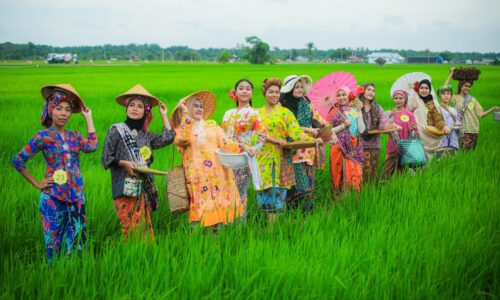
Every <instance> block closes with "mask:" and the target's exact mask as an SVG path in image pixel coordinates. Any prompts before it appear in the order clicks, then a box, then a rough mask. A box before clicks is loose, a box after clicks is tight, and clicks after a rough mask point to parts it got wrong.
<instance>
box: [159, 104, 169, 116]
mask: <svg viewBox="0 0 500 300" xmlns="http://www.w3.org/2000/svg"><path fill="white" fill-rule="evenodd" d="M167 111H168V109H167V106H166V105H165V104H164V103H163V102H160V114H161V115H162V117H165V116H167Z"/></svg>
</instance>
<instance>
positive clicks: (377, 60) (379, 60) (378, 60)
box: [375, 57, 386, 66]
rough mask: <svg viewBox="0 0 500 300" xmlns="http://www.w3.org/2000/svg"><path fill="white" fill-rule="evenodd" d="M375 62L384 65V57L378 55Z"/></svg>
mask: <svg viewBox="0 0 500 300" xmlns="http://www.w3.org/2000/svg"><path fill="white" fill-rule="evenodd" d="M375 62H376V63H377V64H378V65H379V66H383V65H385V63H386V61H385V59H383V58H382V57H379V58H377V59H376V60H375Z"/></svg>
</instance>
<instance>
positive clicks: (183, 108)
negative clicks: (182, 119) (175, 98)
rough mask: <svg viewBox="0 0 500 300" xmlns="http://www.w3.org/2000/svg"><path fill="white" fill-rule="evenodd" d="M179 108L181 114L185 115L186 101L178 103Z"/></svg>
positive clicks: (186, 110)
mask: <svg viewBox="0 0 500 300" xmlns="http://www.w3.org/2000/svg"><path fill="white" fill-rule="evenodd" d="M179 106H180V107H181V109H182V112H183V113H187V112H188V108H187V104H186V100H182V101H180V102H179Z"/></svg>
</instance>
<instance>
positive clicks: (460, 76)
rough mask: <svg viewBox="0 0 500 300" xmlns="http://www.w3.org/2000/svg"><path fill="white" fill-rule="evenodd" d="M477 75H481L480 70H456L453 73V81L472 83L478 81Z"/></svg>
mask: <svg viewBox="0 0 500 300" xmlns="http://www.w3.org/2000/svg"><path fill="white" fill-rule="evenodd" d="M479 74H481V70H479V69H476V68H457V69H455V70H454V71H453V79H455V80H459V81H462V80H465V81H474V80H478V79H479Z"/></svg>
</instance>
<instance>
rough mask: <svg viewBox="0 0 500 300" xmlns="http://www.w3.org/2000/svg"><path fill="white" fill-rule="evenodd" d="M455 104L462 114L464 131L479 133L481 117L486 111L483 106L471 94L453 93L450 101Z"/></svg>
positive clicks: (460, 114)
mask: <svg viewBox="0 0 500 300" xmlns="http://www.w3.org/2000/svg"><path fill="white" fill-rule="evenodd" d="M450 103H451V104H453V105H454V106H455V108H456V110H457V112H458V114H459V116H460V119H461V121H462V124H463V125H464V127H463V129H462V132H463V133H475V134H477V133H479V119H480V118H481V115H482V114H483V113H484V110H483V107H482V106H481V104H480V103H479V102H478V101H477V100H476V98H474V97H472V96H471V95H465V97H463V96H462V95H453V97H452V98H451V101H450Z"/></svg>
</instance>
